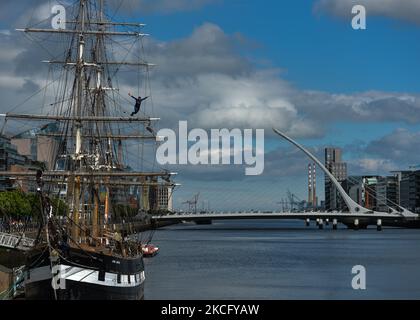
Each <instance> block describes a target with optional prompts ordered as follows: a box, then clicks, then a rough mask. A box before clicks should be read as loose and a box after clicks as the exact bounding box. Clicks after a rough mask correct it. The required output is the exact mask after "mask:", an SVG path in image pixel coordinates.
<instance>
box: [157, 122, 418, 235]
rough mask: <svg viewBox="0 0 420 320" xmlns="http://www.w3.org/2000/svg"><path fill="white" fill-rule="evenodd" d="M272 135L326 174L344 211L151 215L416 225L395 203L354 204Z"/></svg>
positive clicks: (415, 218) (159, 218) (167, 218)
mask: <svg viewBox="0 0 420 320" xmlns="http://www.w3.org/2000/svg"><path fill="white" fill-rule="evenodd" d="M273 130H274V132H275V133H276V134H278V135H279V136H281V137H282V138H284V139H285V140H287V141H288V142H290V143H291V144H293V145H294V146H295V147H297V148H298V149H300V150H301V151H302V152H303V153H305V154H306V155H307V156H308V157H309V158H310V159H312V161H314V162H315V163H316V164H317V165H318V166H319V167H320V168H321V170H322V171H324V173H325V174H326V175H327V176H328V177H329V179H330V180H331V182H332V183H333V184H334V185H335V187H336V188H337V190H338V192H339V193H340V195H341V197H342V198H343V200H344V202H345V204H346V206H347V208H348V212H347V213H343V212H289V213H254V212H249V213H234V212H228V213H205V214H175V215H166V216H155V217H153V219H154V220H155V221H168V222H169V221H173V222H181V221H195V222H198V223H199V222H203V221H212V220H245V219H283V220H289V219H304V220H306V224H309V223H310V221H311V220H315V221H317V224H318V226H319V227H320V228H322V227H323V225H324V222H326V223H329V222H330V221H331V222H332V224H333V226H334V227H336V225H337V223H339V222H341V223H344V224H346V225H347V226H348V227H351V228H359V227H366V226H368V225H376V226H377V228H378V230H381V229H382V225H389V226H397V227H412V228H420V217H419V215H418V214H415V213H413V212H411V211H409V210H407V209H406V208H403V207H401V206H398V209H399V210H396V209H394V208H390V211H391V212H389V213H388V212H377V211H372V210H369V209H367V208H364V207H363V206H361V205H360V204H358V203H356V202H355V201H354V200H353V199H352V198H351V197H350V196H349V195H348V194H347V193H346V191H345V190H344V189H343V187H342V186H341V184H340V183H339V182H338V181H337V179H336V178H335V177H334V175H332V174H331V172H330V171H329V170H328V169H327V168H326V167H325V166H324V165H323V164H322V162H321V161H320V160H318V159H317V158H316V157H315V156H314V155H313V154H312V153H310V152H309V151H308V150H307V149H305V148H304V147H303V146H301V145H300V144H299V143H297V142H296V141H294V140H293V139H291V138H290V137H288V136H287V135H285V134H284V133H282V132H280V131H278V130H276V129H273Z"/></svg>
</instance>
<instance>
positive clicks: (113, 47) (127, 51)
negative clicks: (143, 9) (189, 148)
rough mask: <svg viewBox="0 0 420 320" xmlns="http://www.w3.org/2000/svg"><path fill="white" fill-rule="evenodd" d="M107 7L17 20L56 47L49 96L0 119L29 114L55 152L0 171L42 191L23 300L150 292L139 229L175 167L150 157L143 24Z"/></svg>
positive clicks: (12, 122) (83, 6) (85, 6)
mask: <svg viewBox="0 0 420 320" xmlns="http://www.w3.org/2000/svg"><path fill="white" fill-rule="evenodd" d="M106 12H107V3H105V1H104V0H80V1H76V3H75V4H74V5H71V6H68V7H65V8H64V7H61V6H59V7H58V8H57V9H56V14H57V16H53V19H55V20H54V21H53V23H52V24H51V23H49V26H48V25H47V26H46V27H45V28H44V27H42V24H41V27H40V26H39V25H38V24H37V25H35V26H30V27H26V28H23V29H18V30H19V31H21V32H22V33H23V34H24V35H25V36H27V37H29V38H30V39H31V40H33V41H39V42H40V43H41V45H42V46H47V45H48V44H52V46H53V48H49V50H53V51H54V52H57V53H58V54H57V56H56V57H55V58H54V59H51V60H48V61H43V62H44V63H46V64H47V65H48V66H49V74H51V75H52V78H54V79H53V80H52V82H53V83H54V85H53V86H50V87H49V88H47V89H46V91H45V97H46V98H45V99H47V98H48V97H49V96H51V97H52V103H48V104H47V103H44V104H43V106H42V108H39V109H37V110H35V109H34V108H32V110H30V111H32V112H31V113H17V112H10V113H7V114H5V115H4V117H5V126H3V128H2V133H4V132H5V130H6V128H7V127H9V126H11V127H12V128H16V127H19V126H20V125H19V123H23V124H24V125H28V123H30V124H31V126H32V128H35V129H34V130H33V131H34V132H35V133H34V134H35V135H36V136H37V138H38V141H40V139H41V140H42V141H44V142H45V143H46V144H47V146H48V147H47V148H44V149H45V150H44V151H43V152H45V153H46V154H48V157H49V159H50V161H49V162H48V165H47V166H45V165H43V166H40V167H36V168H34V169H33V170H21V171H18V172H17V171H13V172H11V171H7V172H0V176H8V177H9V178H10V179H14V181H18V182H21V183H22V184H26V185H30V186H32V188H33V189H34V194H35V197H36V201H35V203H36V205H35V208H33V210H35V212H38V216H37V217H36V219H35V220H36V221H37V223H39V225H38V228H37V229H36V232H35V234H34V237H35V244H34V245H33V247H32V248H30V250H29V251H28V252H27V262H26V270H25V280H24V288H25V298H26V299H57V300H79V299H80V300H84V299H89V300H91V299H101V300H105V299H112V300H118V299H122V300H140V299H143V298H144V282H145V270H144V263H143V252H142V248H144V246H142V245H144V242H145V237H147V236H143V235H144V233H143V234H140V235H141V236H139V233H138V232H140V231H141V230H144V229H147V226H148V223H149V222H150V218H149V216H150V213H156V212H159V210H160V209H161V208H159V203H158V202H159V201H157V200H156V199H157V197H158V196H159V193H162V192H163V193H165V194H166V197H167V198H168V197H171V190H172V189H173V187H174V186H175V184H174V182H173V180H172V178H173V174H172V173H170V172H168V171H167V170H164V169H161V168H159V167H158V166H157V165H156V164H155V163H152V164H150V165H149V166H147V165H146V164H145V163H146V162H147V161H149V163H150V162H153V159H155V156H154V154H152V155H150V154H146V153H147V152H155V151H156V148H154V146H157V144H158V141H159V138H158V137H157V136H156V123H157V122H158V120H159V118H155V117H152V116H150V115H149V113H148V112H146V111H147V109H146V105H147V106H149V105H151V104H152V98H151V97H152V95H151V89H150V83H149V82H148V79H149V68H151V67H153V65H152V64H150V63H148V62H147V61H146V60H145V57H144V55H143V51H142V48H143V38H144V37H146V36H147V34H145V33H143V31H142V30H143V29H144V27H145V25H144V24H142V23H137V22H119V21H114V20H112V19H111V16H110V15H107V13H106ZM64 17H65V18H64ZM50 18H51V17H50ZM50 18H49V19H50ZM48 21H50V20H48ZM44 24H45V23H44ZM47 24H48V23H47ZM60 48H63V50H62V51H61V52H60ZM47 52H48V51H47ZM121 71H124V72H126V73H129V76H128V77H127V78H129V79H131V81H132V85H126V86H125V88H127V89H126V91H123V90H120V89H119V87H118V73H119V72H121ZM52 82H51V83H52ZM49 84H50V83H49ZM49 84H48V85H49ZM48 85H47V87H48ZM128 88H130V89H131V90H137V92H136V93H135V94H131V90H130V91H128V90H129V89H128ZM127 91H128V92H127ZM38 152H39V150H38ZM125 162H127V163H130V166H128V165H127V164H125ZM133 163H134V165H133ZM131 166H137V168H136V170H137V171H136V170H134V169H131ZM142 228H143V229H142Z"/></svg>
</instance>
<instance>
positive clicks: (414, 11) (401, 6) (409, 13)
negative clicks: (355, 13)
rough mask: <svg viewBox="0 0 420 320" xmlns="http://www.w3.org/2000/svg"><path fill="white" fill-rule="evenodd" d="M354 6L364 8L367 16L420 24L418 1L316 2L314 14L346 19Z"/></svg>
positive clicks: (365, 0)
mask: <svg viewBox="0 0 420 320" xmlns="http://www.w3.org/2000/svg"><path fill="white" fill-rule="evenodd" d="M354 5H363V6H365V7H366V10H367V14H368V15H377V16H384V17H389V18H393V19H398V20H404V21H409V22H414V23H416V24H420V2H419V1H418V0H403V1H401V0H379V1H378V0H318V1H317V2H316V3H315V7H314V9H315V12H317V13H321V12H325V13H328V14H330V15H333V16H336V17H341V18H346V19H347V18H348V19H351V18H350V17H351V16H352V13H351V9H352V7H353V6H354ZM349 21H350V20H349Z"/></svg>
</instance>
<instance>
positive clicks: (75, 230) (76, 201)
mask: <svg viewBox="0 0 420 320" xmlns="http://www.w3.org/2000/svg"><path fill="white" fill-rule="evenodd" d="M85 1H86V0H80V8H79V21H80V34H79V45H78V50H79V51H78V55H77V66H76V77H77V91H76V109H75V112H74V113H75V116H76V117H78V118H80V117H81V116H82V96H83V85H82V84H83V57H84V49H85V40H84V34H83V33H84V30H85ZM74 130H75V131H76V148H75V154H74V161H75V168H74V169H75V170H74V171H75V172H76V173H77V172H79V171H81V160H82V122H81V121H79V120H76V121H75V122H74ZM80 182H81V181H80V177H79V176H77V175H76V177H75V178H74V192H73V201H72V203H73V208H72V209H73V210H72V211H73V217H72V218H73V222H74V224H73V226H72V236H73V239H74V240H75V241H79V238H80V236H79V218H80V191H81V190H80V189H81V184H80Z"/></svg>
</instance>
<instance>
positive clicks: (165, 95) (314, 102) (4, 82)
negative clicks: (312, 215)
mask: <svg viewBox="0 0 420 320" xmlns="http://www.w3.org/2000/svg"><path fill="white" fill-rule="evenodd" d="M175 2H176V1H175ZM175 2H174V3H175ZM39 3H41V2H39ZM155 3H156V5H158V4H159V3H160V4H163V3H165V2H159V1H155ZM183 3H185V2H183V1H181V2H179V3H178V4H181V5H180V6H181V7H182V4H183ZM197 3H198V2H197ZM200 3H201V4H204V2H200ZM6 4H7V3H6ZM6 4H3V3H2V5H6ZM196 5H198V4H196ZM41 6H43V2H42V3H41ZM156 8H157V7H156ZM41 9H42V8H41ZM41 9H39V10H38V11H37V12H39V13H40V14H42V12H44V13H45V12H47V11H46V10H45V8H44V9H43V10H44V11H43V10H41ZM150 10H152V9H150ZM150 29H151V30H150V31H153V30H152V28H150ZM24 40H26V41H24ZM243 40H244V37H243V36H242V35H240V34H227V33H226V32H225V31H224V30H223V29H222V28H220V27H219V26H217V25H215V24H211V23H204V24H202V25H201V26H199V27H197V28H196V29H194V30H193V31H192V32H191V34H190V35H189V36H187V37H185V38H182V39H174V40H172V41H159V40H157V39H153V38H150V39H145V40H144V43H143V44H144V47H145V48H146V53H147V58H148V59H147V60H150V62H152V63H156V64H157V65H158V67H157V68H156V69H155V70H154V71H153V72H152V74H151V87H152V90H151V93H152V97H153V99H150V100H148V101H146V102H145V104H144V107H147V108H149V107H150V104H151V103H152V101H153V105H154V115H156V116H159V117H161V118H162V122H161V127H167V128H176V127H177V125H178V121H179V120H188V121H189V126H190V128H195V127H201V128H205V129H209V128H255V129H257V128H258V129H266V134H267V135H270V134H272V131H271V128H272V127H276V128H278V129H280V130H282V131H285V132H287V133H288V134H290V135H292V136H293V137H295V138H299V139H300V138H316V137H322V136H324V135H325V133H326V130H327V129H328V127H329V126H330V124H331V123H334V122H336V121H342V120H343V119H345V120H346V121H354V122H361V121H365V122H373V121H377V122H382V121H389V122H405V123H409V124H418V123H420V100H419V99H420V96H418V95H414V94H406V93H392V92H391V93H390V92H374V91H368V92H362V93H354V94H340V93H336V94H331V93H327V92H321V91H310V90H302V89H300V88H298V87H296V86H293V85H291V84H290V83H289V82H287V81H285V80H284V79H282V76H281V74H280V73H279V72H278V71H277V70H272V69H260V68H258V67H257V66H256V65H255V64H254V63H253V62H252V61H250V60H249V59H247V58H246V56H247V54H244V51H247V50H249V49H250V48H249V47H248V46H247V44H246V41H243ZM0 41H2V44H3V46H2V47H1V48H0V62H1V63H0V72H1V76H0V95H1V96H2V104H1V105H0V111H1V112H7V111H10V109H11V108H12V107H13V106H15V105H16V104H17V103H18V102H19V101H23V100H25V99H26V98H27V97H28V96H30V95H32V94H33V93H34V92H35V91H37V90H39V88H40V87H42V86H44V85H45V76H46V74H47V72H46V71H47V68H45V66H44V65H42V64H41V63H40V61H41V60H43V59H49V58H51V56H50V54H49V53H48V52H46V51H45V50H44V49H42V48H41V47H39V46H36V45H34V43H33V42H31V41H27V39H24V38H18V37H15V36H14V35H11V34H10V32H0ZM49 41H50V39H44V42H43V45H44V46H46V47H48V48H49V51H50V52H51V54H52V55H58V53H60V52H64V51H63V49H64V47H62V48H60V47H57V45H56V43H53V42H49ZM126 45H127V47H130V46H131V43H128V44H126ZM140 49H141V48H140V47H137V48H136V50H134V53H133V54H131V55H129V56H127V60H128V61H130V60H134V61H135V60H136V59H138V57H137V56H136V55H137V54H138V53H139V52H140ZM246 53H248V52H246ZM125 54H126V51H125V50H123V49H122V48H120V47H118V46H114V55H115V59H116V60H117V58H121V57H125ZM42 70H44V71H43V72H41V71H42ZM121 71H123V72H121V73H120V76H119V84H120V91H119V92H120V93H121V95H124V96H126V95H127V93H128V92H136V89H137V80H138V79H137V74H136V73H130V72H127V71H128V68H127V69H123V70H121ZM142 77H143V76H142ZM41 98H42V95H41V97H36V98H35V101H33V100H31V102H30V104H27V106H26V107H25V108H21V109H19V110H16V111H22V112H23V111H26V112H27V111H28V110H27V108H29V107H31V106H32V107H34V106H36V107H38V106H40V105H41V104H42V99H41ZM48 102H49V103H50V102H52V101H48ZM120 102H121V104H123V105H124V107H125V108H126V109H125V110H126V111H127V112H128V111H129V110H130V109H131V108H132V104H131V101H129V102H127V101H120ZM148 110H149V109H148ZM404 134H405V135H406V136H408V138H409V139H410V141H412V143H415V138H416V137H417V136H416V137H414V138H413V137H411V136H410V134H409V133H399V135H400V138H399V139H400V140H401V139H402V138H401V137H402V136H403V135H404ZM388 138H389V137H388ZM417 138H418V137H417ZM418 140H420V139H418ZM386 142H387V140H386V139H385V140H384V141H377V142H376V144H377V145H386ZM400 148H401V146H400ZM381 150H385V149H379V147H378V146H376V149H375V145H370V146H368V148H367V149H366V150H363V152H365V153H366V155H365V156H364V157H363V159H364V160H361V161H360V162H359V163H358V164H355V165H357V166H358V167H359V168H361V169H363V168H364V169H363V170H368V169H374V168H379V167H383V168H390V167H391V165H392V163H395V162H397V161H402V160H403V158H402V157H401V158H400V159H397V158H396V155H397V154H398V150H396V151H395V153H392V154H391V155H392V157H393V158H392V159H391V160H389V161H392V163H391V162H387V161H386V160H378V159H387V157H388V155H387V153H386V152H383V153H382V154H381V152H382V151H381ZM406 151H408V150H400V152H406ZM288 152H291V151H287V152H285V151H284V150H278V151H277V152H272V153H270V154H267V156H266V171H265V172H266V173H267V177H270V176H282V175H289V176H290V175H294V174H295V173H296V174H301V173H302V172H303V171H302V170H304V168H305V166H306V164H307V159H306V158H305V156H304V155H302V154H300V153H299V152H297V153H292V154H289V153H288ZM317 152H318V151H317ZM319 156H320V158H321V159H322V152H319ZM298 159H300V160H298ZM381 161H382V162H381ZM419 162H420V161H419ZM208 169H209V168H204V167H201V168H198V167H196V168H190V169H185V168H182V170H181V169H180V170H179V171H183V172H186V175H187V176H188V177H191V178H194V177H200V178H199V179H203V176H200V174H199V172H203V171H206V170H208ZM208 172H213V174H211V175H210V176H211V178H212V179H216V178H217V177H219V179H229V178H231V179H240V177H243V168H236V169H235V170H231V168H230V167H229V168H226V167H217V168H211V169H210V171H208Z"/></svg>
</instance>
